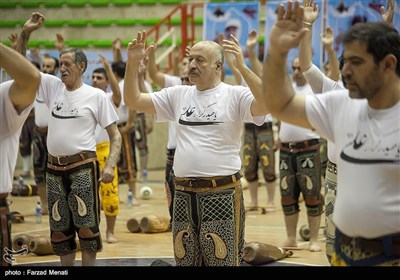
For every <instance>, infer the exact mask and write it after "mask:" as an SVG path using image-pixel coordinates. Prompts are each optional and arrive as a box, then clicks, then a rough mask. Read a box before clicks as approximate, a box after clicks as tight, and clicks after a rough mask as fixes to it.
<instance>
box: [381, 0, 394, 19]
mask: <svg viewBox="0 0 400 280" xmlns="http://www.w3.org/2000/svg"><path fill="white" fill-rule="evenodd" d="M381 15H382V21H383V22H386V23H388V24H390V25H393V16H394V0H388V9H387V11H386V12H385V7H384V6H382V7H381Z"/></svg>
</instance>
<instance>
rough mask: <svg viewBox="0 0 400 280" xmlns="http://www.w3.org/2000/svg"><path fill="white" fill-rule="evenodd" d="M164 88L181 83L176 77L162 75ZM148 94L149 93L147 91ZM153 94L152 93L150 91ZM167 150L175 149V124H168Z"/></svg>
mask: <svg viewBox="0 0 400 280" xmlns="http://www.w3.org/2000/svg"><path fill="white" fill-rule="evenodd" d="M164 82H165V87H173V86H179V85H181V84H182V81H181V79H180V78H179V77H177V76H171V75H167V74H165V75H164ZM149 92H150V91H149ZM151 92H153V91H151ZM167 149H176V124H175V122H168V143H167Z"/></svg>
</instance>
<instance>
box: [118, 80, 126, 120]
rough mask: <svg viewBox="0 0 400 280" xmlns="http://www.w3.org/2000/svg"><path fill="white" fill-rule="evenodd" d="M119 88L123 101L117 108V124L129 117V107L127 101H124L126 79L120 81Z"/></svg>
mask: <svg viewBox="0 0 400 280" xmlns="http://www.w3.org/2000/svg"><path fill="white" fill-rule="evenodd" d="M118 86H119V90H120V92H121V102H120V103H119V106H118V107H117V108H116V111H117V115H118V118H119V120H118V121H117V124H120V123H125V122H127V121H128V119H129V108H128V106H126V104H125V101H124V80H121V81H119V83H118Z"/></svg>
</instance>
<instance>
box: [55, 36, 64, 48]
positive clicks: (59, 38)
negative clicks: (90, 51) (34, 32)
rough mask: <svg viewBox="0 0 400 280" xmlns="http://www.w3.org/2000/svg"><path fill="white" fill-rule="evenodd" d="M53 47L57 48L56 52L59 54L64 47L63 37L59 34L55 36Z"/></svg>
mask: <svg viewBox="0 0 400 280" xmlns="http://www.w3.org/2000/svg"><path fill="white" fill-rule="evenodd" d="M55 45H56V48H57V50H58V51H59V52H61V51H62V50H63V49H64V47H65V42H64V37H63V36H62V35H61V34H60V33H57V34H56V43H55Z"/></svg>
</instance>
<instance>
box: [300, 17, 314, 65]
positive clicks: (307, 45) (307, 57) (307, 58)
mask: <svg viewBox="0 0 400 280" xmlns="http://www.w3.org/2000/svg"><path fill="white" fill-rule="evenodd" d="M303 28H307V29H308V32H307V33H306V34H305V35H304V37H303V38H302V39H301V41H300V44H299V62H300V69H301V71H302V72H304V71H306V70H307V69H308V68H310V67H311V65H312V44H311V42H312V25H309V24H303Z"/></svg>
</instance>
